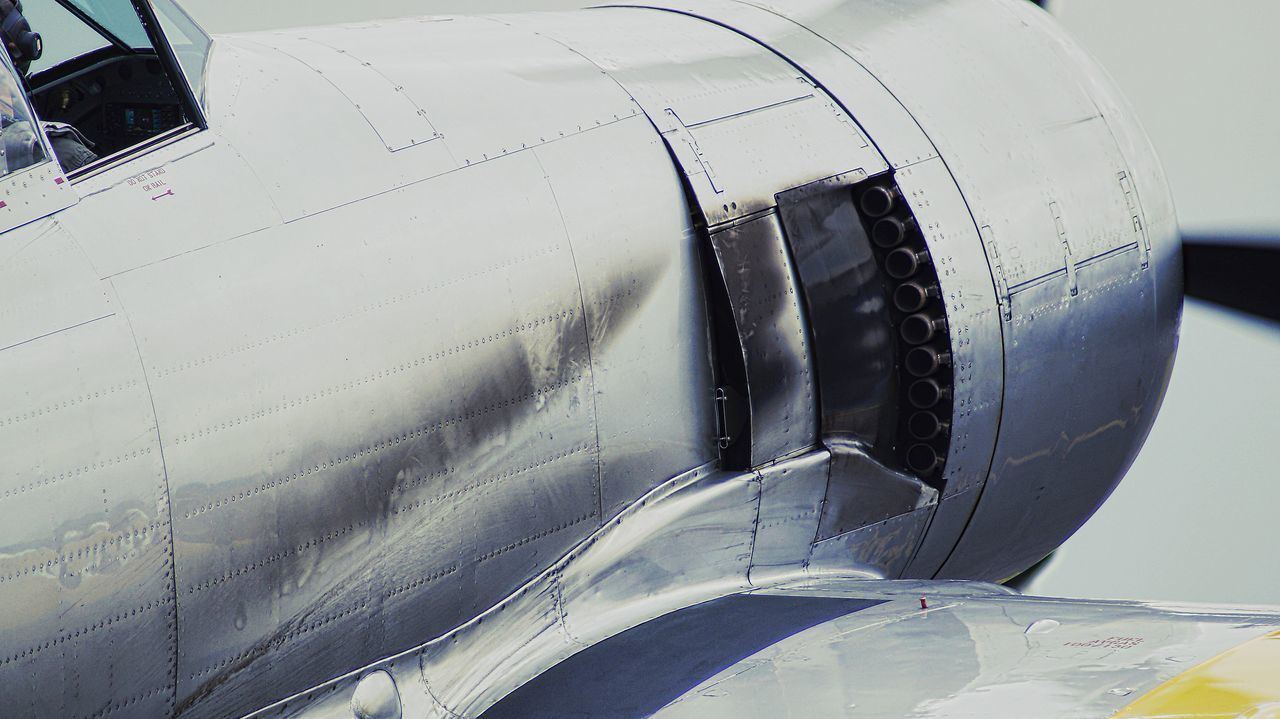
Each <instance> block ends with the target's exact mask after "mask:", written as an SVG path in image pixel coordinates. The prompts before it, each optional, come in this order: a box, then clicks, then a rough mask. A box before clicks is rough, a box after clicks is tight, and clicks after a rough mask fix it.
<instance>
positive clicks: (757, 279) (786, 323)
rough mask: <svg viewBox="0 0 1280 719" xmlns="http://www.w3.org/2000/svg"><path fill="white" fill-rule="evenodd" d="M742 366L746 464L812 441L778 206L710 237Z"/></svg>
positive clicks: (791, 273)
mask: <svg viewBox="0 0 1280 719" xmlns="http://www.w3.org/2000/svg"><path fill="white" fill-rule="evenodd" d="M711 244H712V246H713V247H714V249H715V253H716V260H717V262H718V263H719V266H720V273H721V275H722V276H723V278H724V282H725V286H726V287H727V288H728V291H729V304H730V305H731V307H732V310H733V319H734V323H735V324H736V326H737V334H738V338H739V341H740V343H741V350H742V355H743V359H744V361H745V363H746V369H747V388H748V398H747V399H748V404H749V406H750V413H751V437H750V460H749V463H750V465H751V466H756V465H759V464H762V463H764V462H767V461H769V460H771V459H774V458H775V457H780V456H782V455H786V454H790V453H791V452H794V451H796V450H800V449H804V448H806V447H809V446H812V445H813V444H814V443H815V442H816V441H817V433H818V417H817V396H816V393H815V391H814V380H813V374H812V370H811V362H812V359H811V357H812V353H811V350H810V348H809V338H808V331H807V327H808V323H807V321H806V319H805V312H804V309H803V308H802V307H801V299H800V295H799V292H798V290H797V287H798V285H799V282H798V280H797V278H796V274H795V268H794V267H793V266H792V263H791V259H790V253H789V252H788V251H787V246H786V241H785V240H784V239H783V236H782V225H781V223H780V222H779V220H778V216H777V214H776V213H773V212H770V213H768V214H765V215H763V216H761V217H758V218H756V219H752V220H748V221H745V222H741V223H735V224H733V225H730V226H729V227H726V228H725V229H723V230H720V231H719V232H716V233H715V234H713V235H712V236H711Z"/></svg>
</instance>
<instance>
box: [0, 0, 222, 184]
mask: <svg viewBox="0 0 1280 719" xmlns="http://www.w3.org/2000/svg"><path fill="white" fill-rule="evenodd" d="M0 1H2V0H0ZM18 8H19V10H20V11H21V12H22V13H23V14H24V16H25V19H26V20H27V21H28V22H29V24H30V26H31V30H32V31H33V32H36V33H39V39H40V40H41V44H42V45H43V47H42V52H40V54H39V57H38V59H35V60H30V58H28V59H27V61H28V62H30V66H29V68H27V72H26V76H25V85H26V90H27V93H28V97H29V98H30V101H31V106H32V109H33V110H34V113H35V116H36V118H37V119H38V120H39V122H41V123H46V124H47V123H65V124H67V125H71V126H72V127H74V128H75V130H78V131H79V134H80V135H81V136H83V138H84V139H87V140H88V143H87V144H88V146H89V147H91V148H92V150H93V152H94V153H95V154H96V155H97V157H98V158H109V157H111V156H113V155H117V154H119V153H122V152H126V151H128V150H130V149H131V148H136V147H138V146H139V145H143V144H146V143H148V142H149V141H151V140H153V139H154V138H157V137H159V136H162V135H166V134H169V133H172V132H175V131H177V130H179V129H180V128H187V127H193V126H197V125H199V124H200V123H201V120H200V118H199V112H200V111H199V105H200V102H201V100H202V97H201V95H202V94H203V84H204V83H203V74H204V63H205V59H206V58H207V56H208V52H209V47H210V44H211V43H210V40H209V38H208V36H207V35H205V34H204V32H203V31H202V30H201V29H200V28H199V26H198V25H196V23H195V22H193V21H192V20H191V18H190V17H189V16H187V15H186V13H185V12H184V11H183V10H182V9H181V8H179V7H178V6H177V5H176V4H175V3H174V2H172V0H25V2H22V3H19V4H18ZM10 54H11V56H13V55H14V48H13V47H12V44H11V45H10ZM19 56H20V53H19ZM13 59H14V61H15V64H16V65H17V66H18V69H19V72H22V71H23V69H24V68H23V65H26V64H27V63H26V62H21V61H20V58H19V57H13ZM46 129H48V127H47V126H46ZM56 149H57V144H56V143H55V150H56ZM95 164H98V163H95ZM64 165H65V163H64Z"/></svg>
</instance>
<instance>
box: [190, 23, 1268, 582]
mask: <svg viewBox="0 0 1280 719" xmlns="http://www.w3.org/2000/svg"><path fill="white" fill-rule="evenodd" d="M182 4H183V5H184V6H186V7H187V8H188V9H189V10H190V11H191V12H192V14H193V15H195V16H196V17H197V18H198V19H199V20H201V21H202V22H203V23H204V24H205V25H206V27H207V28H208V29H209V30H210V31H211V32H231V31H236V30H247V29H262V28H268V27H279V26H286V25H299V24H322V23H330V22H340V21H344V20H363V19H370V18H375V17H394V16H398V15H410V14H446V13H467V12H519V11H522V10H529V9H564V8H572V7H577V6H579V5H580V4H584V3H580V2H577V1H575V0H524V1H516V0H182ZM1051 9H1052V10H1053V12H1054V13H1055V14H1056V15H1058V17H1059V18H1060V19H1061V20H1062V22H1063V23H1064V24H1065V25H1066V26H1067V27H1068V28H1069V29H1070V30H1072V31H1073V32H1074V33H1075V34H1076V36H1077V37H1078V38H1079V40H1080V41H1081V42H1082V43H1083V44H1084V45H1085V47H1086V48H1088V49H1089V50H1090V51H1091V52H1092V53H1093V54H1094V56H1095V57H1097V58H1098V59H1099V60H1101V61H1102V63H1103V64H1104V65H1105V66H1106V67H1107V68H1109V69H1110V71H1111V73H1112V75H1113V76H1114V77H1115V78H1116V80H1117V82H1118V83H1119V85H1120V86H1121V88H1122V89H1123V90H1124V91H1125V92H1126V93H1127V94H1128V96H1129V98H1130V100H1132V102H1133V104H1134V105H1135V106H1136V108H1137V110H1138V114H1139V116H1140V117H1141V118H1142V119H1143V122H1144V124H1145V125H1146V127H1147V130H1148V131H1149V132H1150V134H1151V136H1152V138H1153V140H1154V141H1155V143H1156V146H1157V148H1158V149H1159V151H1160V153H1161V157H1162V158H1163V161H1164V164H1165V168H1166V170H1167V172H1168V174H1169V178H1170V182H1171V184H1172V186H1173V190H1174V195H1175V199H1176V201H1177V206H1178V210H1179V216H1180V218H1181V221H1182V224H1183V227H1184V228H1186V229H1188V230H1194V231H1213V230H1221V231H1230V230H1234V231H1246V232H1273V233H1276V234H1278V235H1280V202H1277V201H1276V199H1275V195H1276V192H1277V190H1280V180H1278V179H1277V173H1278V172H1280V170H1278V168H1280V132H1278V131H1277V122H1276V117H1277V113H1278V112H1280V91H1278V90H1277V84H1276V78H1275V75H1276V73H1277V70H1280V43H1276V42H1275V29H1276V28H1277V27H1280V3H1277V2H1274V0H1221V1H1220V2H1214V3H1208V2H1203V0H1058V2H1056V4H1054V5H1053V6H1052V8H1051ZM1277 369H1280V328H1278V327H1277V326H1276V325H1274V324H1267V323H1263V322H1259V321H1253V320H1249V319H1246V318H1242V317H1240V316H1238V315H1235V314H1233V313H1230V312H1226V311H1223V310H1219V309H1216V308H1213V307H1211V306H1206V305H1200V304H1195V303H1192V304H1189V305H1188V308H1187V313H1186V320H1185V323H1184V326H1183V340H1182V350H1181V353H1180V356H1179V359H1178V364H1177V368H1176V370H1175V372H1174V378H1173V385H1172V388H1171V390H1170V393H1169V397H1168V400H1167V401H1166V403H1165V410H1164V412H1163V413H1162V415H1161V417H1160V419H1159V420H1158V422H1157V424H1156V428H1155V430H1154V432H1153V433H1152V436H1151V439H1150V440H1149V442H1148V444H1147V446H1146V449H1145V450H1144V451H1143V453H1142V455H1141V456H1140V457H1139V459H1138V462H1137V464H1136V465H1135V466H1134V468H1133V470H1132V471H1131V472H1130V474H1129V477H1128V478H1127V479H1126V480H1125V482H1124V483H1123V484H1122V485H1121V486H1120V489H1119V490H1117V492H1116V493H1115V495H1114V496H1113V497H1112V498H1111V500H1110V501H1109V502H1108V504H1107V505H1106V506H1104V507H1103V509H1102V510H1101V511H1100V512H1099V513H1098V514H1097V516H1095V517H1094V519H1093V520H1091V521H1090V522H1089V524H1087V525H1086V526H1085V528H1084V529H1083V530H1081V531H1080V533H1079V534H1077V535H1076V537H1074V538H1073V539H1072V540H1071V541H1070V542H1069V543H1068V544H1067V545H1066V546H1065V547H1063V549H1062V550H1060V551H1059V553H1058V555H1057V556H1056V557H1055V559H1054V561H1053V563H1052V564H1050V566H1049V569H1048V570H1047V571H1045V572H1044V573H1043V574H1042V575H1041V576H1040V577H1039V578H1038V579H1037V581H1036V582H1035V583H1034V584H1033V585H1032V586H1031V587H1030V589H1029V591H1031V592H1035V593H1043V594H1054V595H1063V596H1086V597H1107V598H1150V599H1167V600H1180V601H1203V602H1216V603H1249V604H1277V605H1280V551H1278V548H1277V546H1276V541H1275V538H1276V531H1275V530H1274V527H1275V526H1276V523H1277V522H1276V513H1277V508H1280V473H1278V472H1277V471H1276V470H1275V466H1276V457H1277V456H1280V453H1278V451H1277V449H1278V448H1277V446H1275V445H1272V444H1271V441H1272V440H1273V439H1275V425H1276V420H1277V418H1280V410H1277V407H1280V381H1277V380H1276V379H1275V374H1274V373H1275V371H1276V370H1277Z"/></svg>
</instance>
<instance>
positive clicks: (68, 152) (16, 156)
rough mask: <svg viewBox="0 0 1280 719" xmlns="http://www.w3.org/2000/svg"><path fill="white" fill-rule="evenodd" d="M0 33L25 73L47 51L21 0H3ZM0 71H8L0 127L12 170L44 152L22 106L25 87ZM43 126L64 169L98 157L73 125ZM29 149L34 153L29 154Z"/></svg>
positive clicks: (0, 85) (0, 98)
mask: <svg viewBox="0 0 1280 719" xmlns="http://www.w3.org/2000/svg"><path fill="white" fill-rule="evenodd" d="M0 37H2V38H3V39H4V45H5V49H6V50H8V51H9V57H10V58H12V59H13V64H14V67H16V68H17V69H18V72H20V73H22V74H23V75H26V73H27V72H28V71H29V70H30V68H31V63H32V62H33V61H35V60H39V59H40V56H41V55H42V54H44V41H43V39H42V38H41V37H40V33H38V32H35V31H34V30H32V29H31V23H30V22H28V21H27V18H26V17H24V16H23V14H22V2H21V0H0ZM0 74H4V75H6V77H5V78H4V79H3V81H2V82H0V113H3V115H4V118H3V119H0V127H2V128H3V130H2V131H3V133H4V135H3V146H4V155H5V156H4V159H5V163H6V166H7V169H6V172H11V171H13V170H16V169H19V168H20V167H26V166H29V165H31V164H34V163H35V162H36V161H38V160H40V159H43V157H42V155H43V153H41V152H39V151H38V146H39V143H38V141H34V138H35V135H34V132H33V131H32V125H31V124H30V122H29V120H30V118H25V117H24V116H25V114H26V113H25V111H22V110H21V109H20V108H23V106H24V103H23V102H22V88H20V87H18V81H17V79H16V78H13V77H8V76H7V75H8V73H0ZM43 127H44V132H45V135H46V136H47V137H48V138H49V144H51V145H52V146H53V153H54V155H56V156H57V158H58V162H60V163H61V164H62V170H63V171H64V172H73V171H75V170H78V169H80V168H81V167H84V166H85V165H87V164H89V163H91V162H93V161H94V160H96V159H98V156H97V155H96V154H94V152H93V150H91V149H90V148H92V147H93V143H92V142H90V141H89V139H88V138H86V137H85V136H84V135H83V134H81V133H80V131H79V130H77V129H75V128H74V127H72V126H71V125H67V124H65V123H60V122H46V123H43ZM28 152H29V153H30V154H31V157H27V154H28ZM28 160H29V161H28ZM23 163H25V164H23Z"/></svg>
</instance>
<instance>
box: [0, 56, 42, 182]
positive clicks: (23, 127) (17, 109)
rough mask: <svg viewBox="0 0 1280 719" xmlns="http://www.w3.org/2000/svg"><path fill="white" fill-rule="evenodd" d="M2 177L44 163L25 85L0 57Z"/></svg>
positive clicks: (0, 159) (0, 166)
mask: <svg viewBox="0 0 1280 719" xmlns="http://www.w3.org/2000/svg"><path fill="white" fill-rule="evenodd" d="M0 55H3V56H4V57H3V58H0V60H2V61H0V177H3V176H5V175H8V174H11V173H14V172H17V171H18V170H21V169H23V168H27V167H31V166H32V165H38V164H40V163H41V162H43V161H44V160H45V152H44V145H43V144H41V142H40V135H39V131H38V130H37V129H36V125H35V123H34V122H33V121H32V113H31V108H30V107H29V106H28V105H27V99H26V96H25V95H23V93H22V85H21V84H20V83H19V82H18V77H17V75H16V73H15V72H14V69H13V65H12V64H11V63H10V61H9V57H8V53H0Z"/></svg>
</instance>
